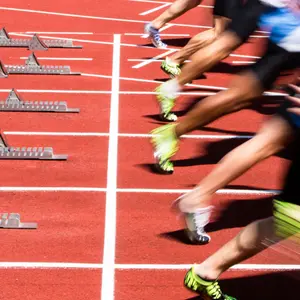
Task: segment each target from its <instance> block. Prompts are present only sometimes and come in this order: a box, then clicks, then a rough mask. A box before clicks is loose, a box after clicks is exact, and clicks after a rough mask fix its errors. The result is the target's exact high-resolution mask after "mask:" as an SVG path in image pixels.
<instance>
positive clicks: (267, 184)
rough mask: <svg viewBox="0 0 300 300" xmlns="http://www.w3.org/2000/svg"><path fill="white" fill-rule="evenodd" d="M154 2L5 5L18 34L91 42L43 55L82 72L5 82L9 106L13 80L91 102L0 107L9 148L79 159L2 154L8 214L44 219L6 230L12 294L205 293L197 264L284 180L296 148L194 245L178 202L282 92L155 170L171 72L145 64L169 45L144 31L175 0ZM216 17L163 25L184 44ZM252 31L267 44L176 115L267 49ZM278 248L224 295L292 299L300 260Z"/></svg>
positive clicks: (4, 258)
mask: <svg viewBox="0 0 300 300" xmlns="http://www.w3.org/2000/svg"><path fill="white" fill-rule="evenodd" d="M151 1H152V0H149V1H142V0H138V1H129V0H120V1H117V0H111V1H109V2H105V4H104V3H102V1H91V0H85V1H82V2H78V1H70V0H67V1H33V0H32V1H27V2H24V1H20V0H9V1H2V2H1V5H2V6H1V7H0V10H1V20H2V25H4V26H5V27H6V28H7V30H8V31H9V32H10V34H11V36H12V37H14V38H18V37H19V38H21V37H24V36H26V35H27V36H28V35H30V32H41V33H40V36H42V37H43V36H45V37H48V36H49V37H60V38H61V37H63V38H71V39H73V40H74V43H75V44H76V45H83V47H84V48H83V49H82V50H63V49H51V50H49V51H47V52H36V55H37V57H38V58H39V59H40V63H41V64H53V65H59V64H62V65H70V66H71V68H72V71H75V72H82V73H83V75H82V76H75V77H70V76H29V75H26V76H24V75H14V76H10V77H9V78H7V79H1V81H0V97H1V100H2V99H5V97H6V96H7V94H8V91H9V90H10V89H11V88H16V89H17V90H19V91H20V93H21V94H22V96H23V98H24V99H25V100H50V101H60V100H61V101H64V100H65V101H68V106H69V107H76V108H77V107H78V108H80V109H81V112H80V113H79V114H54V113H50V114H47V113H0V115H1V121H0V128H1V129H2V130H3V131H4V132H5V133H6V134H7V138H8V140H9V143H10V144H11V145H12V146H28V147H29V146H34V147H36V146H51V147H53V148H54V152H55V154H68V155H69V159H68V161H61V162H55V161H46V162H45V161H44V162H42V161H31V162H29V161H1V187H0V197H1V212H19V213H20V214H21V216H22V220H23V222H37V223H38V225H39V228H38V230H35V231H26V230H23V231H21V230H20V231H18V230H1V250H2V251H1V262H0V267H1V268H2V269H1V272H0V273H1V275H0V279H1V282H2V285H1V290H0V298H1V299H23V300H27V299H30V300H31V299H32V300H33V299H42V300H44V299H45V300H46V299H64V300H68V299H73V300H81V299H87V298H88V299H91V300H94V299H102V300H113V299H117V300H127V299H128V300H129V299H130V300H132V299H143V300H148V299H149V300H150V299H164V300H167V299H168V300H171V299H199V298H197V297H195V295H193V294H192V293H190V292H188V291H186V290H185V289H184V288H183V286H182V279H183V276H184V274H185V272H186V269H187V268H188V267H189V265H191V264H192V263H194V262H200V261H201V260H203V259H205V258H206V257H207V256H208V255H209V254H211V253H213V252H214V251H215V250H216V249H218V248H219V247H220V246H221V245H223V244H224V243H225V242H227V241H228V240H229V239H231V238H232V237H233V236H234V235H235V234H236V233H237V232H238V231H239V230H240V228H241V227H243V226H245V225H247V224H248V223H250V222H251V221H253V220H256V219H258V218H263V217H266V216H268V215H270V211H271V199H272V195H271V194H272V191H270V190H278V189H280V188H281V185H280V178H281V176H282V175H281V174H282V170H284V169H285V167H286V165H287V164H288V160H287V159H285V155H278V156H276V157H272V158H270V159H268V160H267V161H265V162H263V163H261V164H259V165H258V166H256V167H255V168H253V169H252V170H250V171H249V172H248V173H247V174H245V175H243V176H242V177H241V178H239V179H237V180H236V181H234V182H233V183H232V184H231V185H230V186H229V187H227V188H226V189H225V190H223V191H220V194H218V195H217V196H216V197H215V199H214V204H215V205H216V212H215V215H214V221H213V223H212V224H211V225H210V228H209V231H210V232H211V235H212V242H211V243H210V244H209V245H207V246H202V247H199V246H193V245H189V244H187V243H186V241H185V239H184V235H183V232H182V228H183V226H182V224H181V223H180V222H179V221H178V220H177V219H176V216H175V215H174V214H173V212H171V211H170V204H171V203H172V201H173V200H174V199H175V198H176V197H177V196H178V195H180V194H181V193H182V191H184V190H188V189H190V188H192V187H193V186H194V185H195V184H196V183H197V182H198V181H199V180H200V179H201V178H202V177H203V176H205V174H207V173H208V172H209V171H210V170H211V169H212V168H213V167H214V165H215V164H216V163H217V162H218V160H219V159H221V157H223V156H224V155H225V154H226V153H227V152H229V151H230V150H231V149H232V148H234V147H235V146H237V145H238V144H240V143H242V142H243V141H245V140H246V139H247V138H249V136H252V135H253V134H255V132H256V131H257V129H258V128H259V127H260V124H261V123H262V121H263V120H264V119H266V118H267V117H268V116H269V115H271V114H272V113H273V112H275V110H276V106H277V105H278V101H280V98H279V97H275V96H269V97H264V98H262V100H263V103H260V102H258V103H257V104H254V105H253V106H252V107H251V108H250V109H247V110H243V111H241V112H238V113H235V114H232V115H230V116H226V117H224V118H221V119H220V120H218V121H216V122H214V123H212V124H210V125H209V126H208V127H206V128H204V129H202V130H199V131H197V132H194V133H193V135H191V136H189V137H187V138H186V139H184V140H183V141H182V143H181V148H180V151H179V153H178V155H177V156H176V158H175V165H176V169H175V173H174V175H173V176H161V175H158V174H155V173H153V172H152V171H151V170H152V164H153V159H152V152H151V151H152V150H151V146H150V144H149V136H148V133H149V131H150V130H151V129H153V128H155V127H157V126H158V125H159V124H161V123H160V121H158V116H157V106H156V103H155V100H154V95H153V94H151V92H152V91H153V89H154V88H155V87H156V86H157V85H158V82H157V81H159V80H161V79H166V76H165V75H164V74H163V73H162V72H161V71H160V69H159V63H158V62H150V61H149V60H148V61H147V59H151V58H153V57H155V56H157V55H161V54H162V53H164V52H166V51H167V50H159V49H154V48H152V47H151V45H150V44H149V43H148V41H147V40H145V39H142V38H141V34H142V31H143V22H145V21H148V20H151V19H153V18H154V17H155V16H156V15H158V14H159V13H160V12H161V11H162V10H163V9H164V8H161V9H158V10H156V11H153V12H151V11H150V10H152V9H153V8H156V7H159V6H161V5H163V4H164V3H165V2H167V0H166V1H158V2H159V3H157V1H154V0H153V1H152V2H153V3H151ZM168 2H171V1H170V0H168ZM202 4H203V5H210V4H211V1H203V3H202ZM141 13H144V14H142V15H140V14H141ZM211 20H212V19H211V8H207V7H197V8H195V9H194V10H193V11H190V12H189V13H187V14H186V15H185V16H182V17H181V18H178V19H177V20H176V21H174V23H172V24H176V25H172V26H170V27H169V28H167V29H165V31H164V32H163V33H164V34H166V35H167V34H170V35H169V36H166V37H165V38H166V42H167V43H168V44H169V45H170V47H171V48H174V49H175V48H178V46H182V45H183V44H184V43H185V42H186V41H187V39H188V38H189V37H190V36H192V35H194V34H196V33H198V32H199V31H202V30H204V28H201V26H211ZM132 33H135V34H136V35H130V34H132ZM172 34H173V36H172ZM255 35H256V36H259V38H258V37H253V38H251V39H250V40H249V42H248V43H246V44H245V45H243V46H242V47H240V49H238V50H237V51H236V52H234V54H235V55H237V56H230V57H229V58H227V59H226V60H225V61H224V62H222V63H221V64H220V65H218V66H217V67H216V68H214V69H213V70H212V71H211V72H207V73H206V74H205V75H206V78H205V79H200V80H196V81H194V82H193V85H191V86H188V87H186V91H188V92H189V93H188V94H187V95H183V96H181V97H180V99H179V101H178V105H177V106H176V110H178V111H182V113H183V114H184V112H185V111H186V110H188V109H189V107H191V105H193V104H194V103H195V102H197V101H199V100H201V98H202V97H203V95H202V94H201V93H206V94H207V93H211V92H217V90H218V87H227V86H228V83H229V82H230V80H231V79H232V77H233V76H234V74H235V73H236V72H238V71H239V70H240V69H241V68H244V66H245V65H247V64H246V63H245V61H248V62H251V61H254V60H255V58H253V57H252V56H259V55H260V53H261V51H262V50H260V47H258V45H259V44H264V42H265V38H264V37H263V36H264V34H263V33H256V34H255ZM29 54H30V52H29V51H27V50H25V49H5V48H0V57H1V60H2V61H3V62H4V63H5V64H22V63H24V58H25V57H27V56H28V55H29ZM236 61H239V63H237V62H236ZM140 63H146V64H145V65H144V66H137V65H138V64H140ZM134 66H135V67H134ZM133 67H134V68H133ZM287 78H288V77H285V78H284V80H287ZM203 85H204V86H206V87H205V88H204V87H203ZM149 93H150V94H149ZM229 136H231V138H229ZM108 171H109V172H108ZM277 250H278V249H269V250H267V251H264V252H262V253H261V254H260V255H258V256H256V257H254V258H252V259H250V260H248V261H246V262H243V264H242V265H240V266H237V267H235V268H234V270H231V271H229V272H227V273H226V274H224V276H223V277H222V280H221V284H222V286H223V287H224V289H225V290H226V292H228V294H232V295H234V296H236V297H237V298H238V299H245V300H248V299H249V300H250V299H251V300H252V299H272V300H273V299H292V298H293V297H294V296H293V295H294V293H295V292H296V291H297V288H298V286H299V282H298V280H297V276H299V271H297V270H299V265H298V259H299V257H297V256H296V257H295V256H294V257H290V256H286V255H283V254H281V253H280V252H278V251H277ZM297 258H298V259H297ZM276 287H278V288H276ZM283 287H286V288H283Z"/></svg>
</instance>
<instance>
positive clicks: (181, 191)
mask: <svg viewBox="0 0 300 300" xmlns="http://www.w3.org/2000/svg"><path fill="white" fill-rule="evenodd" d="M117 191H118V192H119V193H151V194H184V193H188V192H190V191H191V189H134V188H132V189H121V188H118V189H117ZM279 193H280V191H279V190H248V189H220V190H218V191H217V192H216V194H219V195H277V194H279Z"/></svg>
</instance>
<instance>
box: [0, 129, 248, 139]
mask: <svg viewBox="0 0 300 300" xmlns="http://www.w3.org/2000/svg"><path fill="white" fill-rule="evenodd" d="M4 134H6V135H21V136H74V137H76V136H77V137H109V133H105V132H49V131H4ZM118 136H119V137H126V138H151V137H152V136H153V135H152V134H147V133H118ZM252 137H253V135H225V134H219V135H218V134H187V135H183V136H182V138H187V139H199V140H201V139H202V140H219V139H220V140H222V139H224V140H230V139H251V138H252Z"/></svg>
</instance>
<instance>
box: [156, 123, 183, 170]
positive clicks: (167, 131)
mask: <svg viewBox="0 0 300 300" xmlns="http://www.w3.org/2000/svg"><path fill="white" fill-rule="evenodd" d="M175 126H176V124H168V125H164V126H161V127H158V128H156V129H154V130H152V131H151V134H152V135H153V137H152V138H151V143H152V145H153V147H154V158H155V160H156V164H155V167H156V169H157V171H158V172H159V173H162V174H172V173H173V172H174V166H173V163H172V162H171V161H170V159H171V157H172V156H174V155H175V154H176V152H177V151H178V143H179V140H178V138H177V137H176V135H175V130H174V129H175Z"/></svg>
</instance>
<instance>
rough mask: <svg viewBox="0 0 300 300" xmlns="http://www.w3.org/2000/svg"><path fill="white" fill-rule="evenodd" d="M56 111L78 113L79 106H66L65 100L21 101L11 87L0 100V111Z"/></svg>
mask: <svg viewBox="0 0 300 300" xmlns="http://www.w3.org/2000/svg"><path fill="white" fill-rule="evenodd" d="M1 111H10V112H57V113H78V112H80V109H79V108H68V105H67V102H65V101H55V102H53V101H23V99H22V98H21V96H20V95H19V94H18V92H17V91H16V90H15V89H12V90H11V92H10V93H9V95H8V97H7V99H6V100H5V101H0V112H1Z"/></svg>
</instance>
